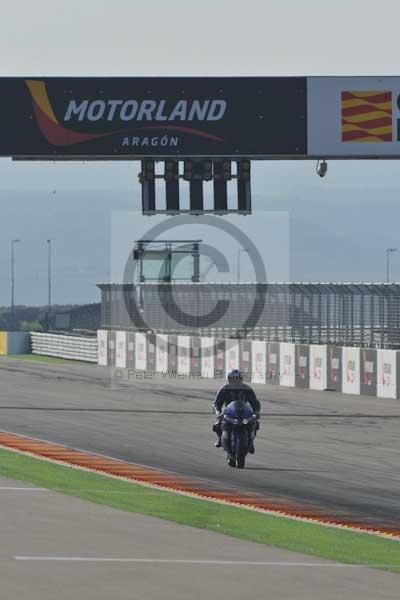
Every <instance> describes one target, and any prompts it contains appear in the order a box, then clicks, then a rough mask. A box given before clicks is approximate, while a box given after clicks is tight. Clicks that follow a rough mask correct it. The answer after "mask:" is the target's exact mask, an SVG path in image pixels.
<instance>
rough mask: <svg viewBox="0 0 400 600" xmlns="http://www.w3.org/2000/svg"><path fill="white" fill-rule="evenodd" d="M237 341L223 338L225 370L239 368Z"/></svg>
mask: <svg viewBox="0 0 400 600" xmlns="http://www.w3.org/2000/svg"><path fill="white" fill-rule="evenodd" d="M239 366H240V363H239V342H238V341H237V340H229V339H227V340H225V370H226V372H228V371H230V370H231V369H239Z"/></svg>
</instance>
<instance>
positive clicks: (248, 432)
mask: <svg viewBox="0 0 400 600" xmlns="http://www.w3.org/2000/svg"><path fill="white" fill-rule="evenodd" d="M257 425H258V420H257V415H256V414H254V413H253V409H252V408H251V406H250V404H249V403H248V402H243V401H240V400H235V401H234V402H231V403H230V404H228V406H227V407H226V409H225V411H224V413H223V419H222V430H223V432H222V445H223V447H224V450H225V452H226V455H227V461H228V465H229V466H230V467H236V468H238V469H243V468H244V465H245V462H246V456H247V454H248V453H249V449H250V447H251V444H252V442H253V439H254V436H255V432H256V430H257Z"/></svg>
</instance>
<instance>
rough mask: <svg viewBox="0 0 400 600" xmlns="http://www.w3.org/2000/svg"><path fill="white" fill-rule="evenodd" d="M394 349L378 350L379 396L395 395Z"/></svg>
mask: <svg viewBox="0 0 400 600" xmlns="http://www.w3.org/2000/svg"><path fill="white" fill-rule="evenodd" d="M396 357H397V352H396V350H378V356H377V361H378V365H377V366H378V368H377V376H378V381H377V395H378V396H379V397H380V398H396V397H397V369H396Z"/></svg>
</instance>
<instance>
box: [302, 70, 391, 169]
mask: <svg viewBox="0 0 400 600" xmlns="http://www.w3.org/2000/svg"><path fill="white" fill-rule="evenodd" d="M307 94H308V102H307V123H308V154H309V155H311V156H318V157H323V158H329V157H335V156H336V157H356V156H358V157H368V156H378V157H384V156H400V125H399V123H400V77H309V78H308V79H307Z"/></svg>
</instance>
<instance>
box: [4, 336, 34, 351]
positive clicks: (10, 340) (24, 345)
mask: <svg viewBox="0 0 400 600" xmlns="http://www.w3.org/2000/svg"><path fill="white" fill-rule="evenodd" d="M30 351H31V336H30V333H29V332H28V331H0V355H6V354H28V353H29V352H30Z"/></svg>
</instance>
